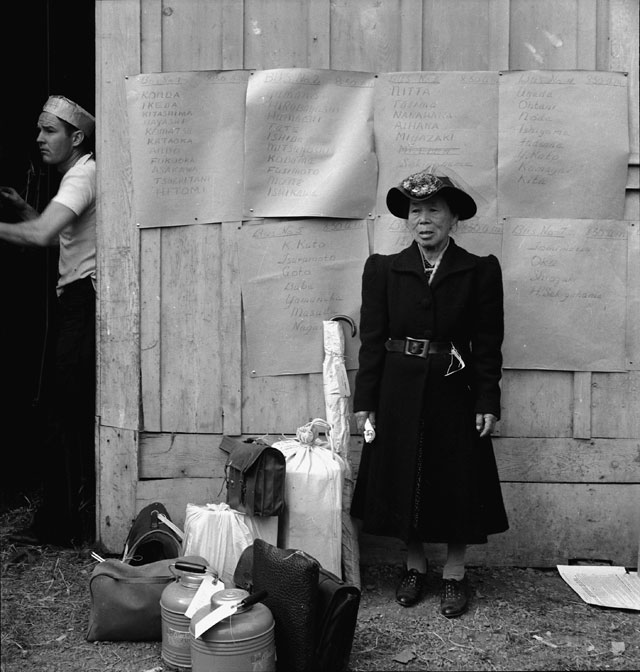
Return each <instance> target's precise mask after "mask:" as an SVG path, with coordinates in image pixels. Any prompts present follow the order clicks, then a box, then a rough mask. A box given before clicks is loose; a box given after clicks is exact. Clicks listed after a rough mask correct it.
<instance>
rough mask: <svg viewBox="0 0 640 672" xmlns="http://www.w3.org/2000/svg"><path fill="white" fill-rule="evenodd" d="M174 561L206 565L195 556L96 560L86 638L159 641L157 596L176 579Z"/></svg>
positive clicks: (94, 640) (93, 640)
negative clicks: (142, 562) (137, 562)
mask: <svg viewBox="0 0 640 672" xmlns="http://www.w3.org/2000/svg"><path fill="white" fill-rule="evenodd" d="M177 562H188V563H193V564H197V565H204V566H205V567H208V566H209V565H208V563H207V561H206V560H205V558H202V557H200V556H198V555H189V556H182V557H179V558H171V559H167V560H158V561H157V562H150V563H149V564H146V565H130V564H128V563H126V562H123V561H122V560H115V559H112V558H110V559H107V560H104V561H103V562H99V563H98V564H97V565H96V566H95V567H94V569H93V572H92V573H91V578H90V579H89V593H90V596H91V611H90V613H89V628H88V630H87V641H89V642H101V641H109V642H121V641H127V642H145V641H161V639H162V616H161V612H160V597H161V596H162V591H163V590H164V589H165V588H166V587H167V586H168V585H169V584H170V583H172V582H173V581H175V580H176V578H177V575H176V574H175V573H174V572H172V565H174V564H175V563H177Z"/></svg>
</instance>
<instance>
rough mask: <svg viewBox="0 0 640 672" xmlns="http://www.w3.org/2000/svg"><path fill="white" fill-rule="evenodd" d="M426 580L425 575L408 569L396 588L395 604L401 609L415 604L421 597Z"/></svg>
mask: <svg viewBox="0 0 640 672" xmlns="http://www.w3.org/2000/svg"><path fill="white" fill-rule="evenodd" d="M426 580H427V575H426V574H421V573H420V572H419V571H418V570H417V569H408V570H407V571H406V572H405V573H404V574H403V575H402V579H400V583H399V584H398V587H397V588H396V602H397V603H398V604H401V605H402V606H403V607H412V606H413V605H414V604H417V603H418V602H419V601H420V598H421V597H422V591H423V590H424V586H425V583H426Z"/></svg>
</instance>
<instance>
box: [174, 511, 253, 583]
mask: <svg viewBox="0 0 640 672" xmlns="http://www.w3.org/2000/svg"><path fill="white" fill-rule="evenodd" d="M253 539H254V534H252V532H251V530H250V529H249V527H248V526H247V524H246V522H245V516H244V514H242V513H239V512H238V511H234V510H233V509H232V508H231V507H230V506H229V505H228V504H224V503H223V504H205V505H204V506H199V505H196V504H187V512H186V515H185V520H184V541H183V549H182V552H183V554H184V555H200V556H202V557H203V558H206V559H207V560H208V562H209V566H210V567H212V568H213V569H215V570H216V571H217V572H218V575H219V576H220V579H221V580H222V582H223V583H224V584H225V585H226V586H229V587H232V586H233V585H234V583H233V573H234V572H235V570H236V566H237V564H238V560H239V559H240V555H241V554H242V551H244V549H245V548H246V547H247V546H250V545H251V544H252V543H253Z"/></svg>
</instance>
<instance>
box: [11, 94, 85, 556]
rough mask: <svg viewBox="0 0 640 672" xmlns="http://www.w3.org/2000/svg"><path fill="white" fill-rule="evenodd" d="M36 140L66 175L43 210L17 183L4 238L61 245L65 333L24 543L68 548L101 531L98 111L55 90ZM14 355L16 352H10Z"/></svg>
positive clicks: (61, 326)
mask: <svg viewBox="0 0 640 672" xmlns="http://www.w3.org/2000/svg"><path fill="white" fill-rule="evenodd" d="M37 127H38V136H37V143H38V147H39V150H40V153H41V155H42V160H43V162H44V163H45V164H46V165H49V166H52V167H54V168H55V169H56V170H57V171H58V172H59V173H60V175H61V177H62V179H61V182H60V186H59V189H58V191H57V193H56V195H55V196H54V197H53V198H52V199H51V201H50V203H49V204H48V205H47V206H46V208H45V209H44V211H43V212H42V213H39V212H37V211H36V210H35V209H34V208H33V207H32V206H30V205H29V204H28V203H27V202H26V201H25V200H24V199H22V198H21V197H20V195H19V194H18V193H17V192H16V191H15V189H13V188H11V187H0V201H2V204H3V205H4V206H5V207H9V208H11V209H12V210H13V211H14V212H15V215H16V218H17V219H19V220H20V221H18V222H15V223H9V222H0V240H2V241H5V242H8V243H11V244H15V245H24V246H40V247H44V246H49V245H59V248H60V251H59V263H58V281H57V285H56V295H57V300H58V306H57V312H58V335H57V339H56V354H55V366H54V381H53V385H52V388H51V389H52V399H51V405H50V407H51V418H50V422H49V440H48V442H47V446H46V450H45V453H44V455H45V457H44V462H45V464H44V468H43V469H42V473H43V474H44V488H43V494H42V501H41V502H40V505H39V507H38V509H37V511H36V513H35V516H34V520H33V523H32V525H31V526H30V527H29V528H27V529H25V530H22V531H21V532H19V533H17V534H16V535H14V540H15V541H19V542H22V543H32V544H44V543H51V544H56V545H63V546H69V545H72V544H74V543H80V542H83V541H86V542H91V541H92V540H93V539H94V537H95V520H94V518H95V454H94V453H95V448H94V421H95V284H96V211H95V207H96V178H95V170H96V168H95V159H94V156H93V152H92V151H91V145H90V143H91V138H92V136H93V132H94V128H95V119H94V117H93V116H92V115H91V114H90V113H89V112H87V111H86V110H85V109H83V108H82V107H80V105H78V104H77V103H75V102H73V101H71V100H69V99H68V98H65V97H64V96H59V95H55V96H50V97H49V98H48V100H47V101H46V103H45V105H44V107H43V109H42V112H41V113H40V116H39V118H38V124H37ZM5 356H10V353H5Z"/></svg>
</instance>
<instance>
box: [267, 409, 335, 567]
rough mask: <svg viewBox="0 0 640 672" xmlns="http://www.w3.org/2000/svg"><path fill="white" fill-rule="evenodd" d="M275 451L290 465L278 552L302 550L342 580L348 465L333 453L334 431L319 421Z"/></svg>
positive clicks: (326, 423) (304, 427) (287, 466)
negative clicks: (345, 486) (278, 451)
mask: <svg viewBox="0 0 640 672" xmlns="http://www.w3.org/2000/svg"><path fill="white" fill-rule="evenodd" d="M321 433H324V435H325V436H324V438H321V436H320V435H321ZM273 447H274V448H278V449H279V450H281V451H282V453H283V454H284V456H285V460H286V478H285V501H286V508H285V512H284V514H283V515H282V516H280V521H279V523H280V524H279V528H278V546H280V547H282V548H298V549H301V550H303V551H305V552H306V553H309V554H310V555H312V556H313V557H315V558H317V560H318V561H319V562H320V563H321V564H322V566H323V567H325V568H326V569H328V570H329V571H330V572H333V573H334V574H337V575H338V576H342V567H341V565H342V562H341V561H342V553H341V548H342V487H343V480H344V470H345V463H344V460H343V459H342V457H341V456H340V455H339V454H338V453H337V452H336V450H335V447H334V443H333V439H332V436H331V425H330V424H329V423H328V422H327V421H326V420H322V419H320V418H315V419H314V420H311V422H308V423H307V424H305V425H303V426H302V427H299V428H298V430H297V431H296V438H295V439H284V440H282V441H276V442H275V443H274V444H273Z"/></svg>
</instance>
